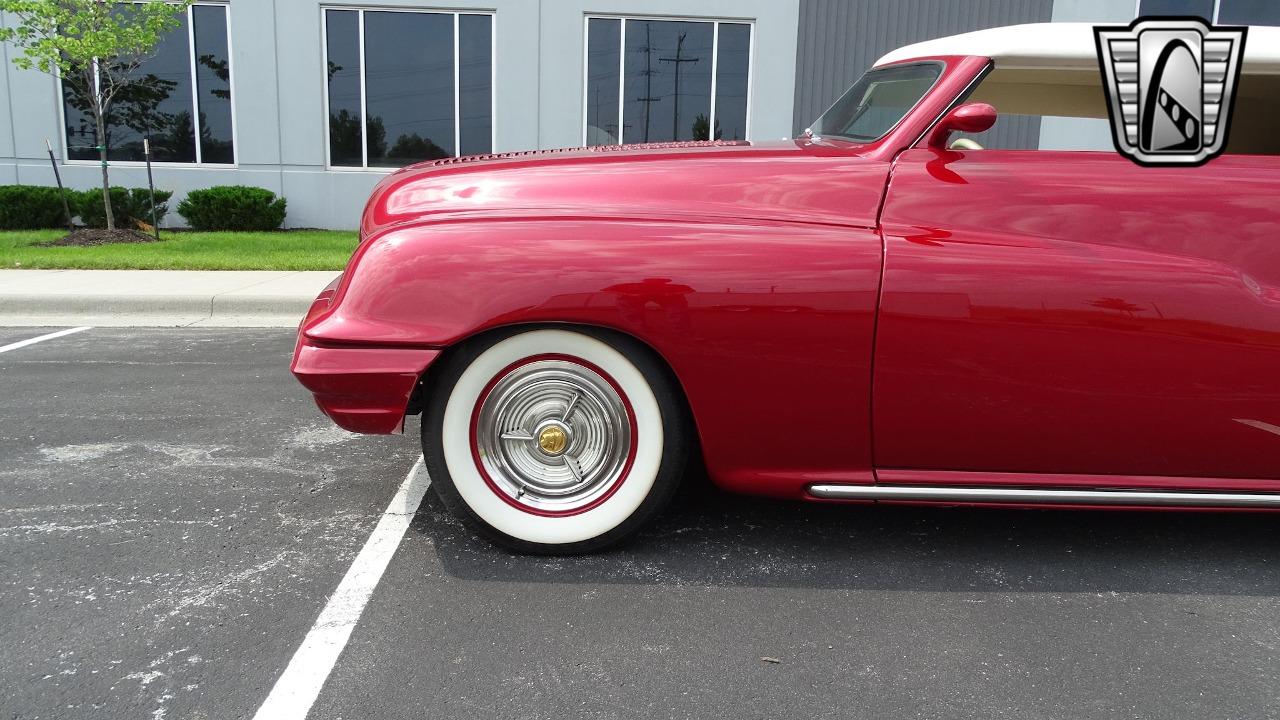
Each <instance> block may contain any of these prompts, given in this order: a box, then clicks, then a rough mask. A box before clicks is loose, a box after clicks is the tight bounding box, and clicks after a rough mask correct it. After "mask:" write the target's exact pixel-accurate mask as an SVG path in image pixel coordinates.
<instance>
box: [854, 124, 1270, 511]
mask: <svg viewBox="0 0 1280 720" xmlns="http://www.w3.org/2000/svg"><path fill="white" fill-rule="evenodd" d="M1278 160H1280V158H1277V157H1273V156H1223V157H1220V158H1218V159H1216V160H1213V161H1212V162H1210V163H1209V164H1207V165H1205V166H1202V167H1199V168H1145V167H1138V166H1136V165H1134V164H1133V163H1131V162H1129V161H1128V160H1125V159H1122V158H1121V157H1119V156H1118V155H1117V154H1115V153H1109V152H1046V151H1001V150H977V151H968V152H956V151H942V150H932V149H913V150H908V151H906V152H904V153H902V154H901V155H900V156H899V157H898V159H897V162H896V164H895V167H894V170H893V174H892V178H891V180H890V183H889V188H888V193H887V197H886V200H885V205H884V209H883V215H882V227H883V232H884V240H885V270H884V279H883V289H882V293H883V294H882V302H881V310H880V315H879V321H878V328H877V336H876V344H875V353H874V355H875V364H874V379H873V429H874V460H875V464H876V466H877V468H878V477H879V479H880V481H881V482H889V483H892V482H921V481H928V482H961V483H970V484H975V483H976V484H980V483H1017V484H1023V483H1027V484H1029V483H1037V484H1044V483H1048V484H1061V485H1105V484H1108V483H1112V484H1123V485H1127V486H1151V487H1160V486H1166V487H1201V486H1203V487H1214V488H1219V489H1226V488H1233V487H1234V488H1239V489H1246V488H1247V489H1263V488H1266V489H1277V488H1278V487H1280V232H1278V231H1280V163H1278V162H1277V161H1278ZM1099 476H1125V477H1123V478H1115V477H1099Z"/></svg>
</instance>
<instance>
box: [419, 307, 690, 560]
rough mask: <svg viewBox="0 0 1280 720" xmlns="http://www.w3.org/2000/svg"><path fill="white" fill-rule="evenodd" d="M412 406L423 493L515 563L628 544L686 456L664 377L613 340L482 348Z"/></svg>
mask: <svg viewBox="0 0 1280 720" xmlns="http://www.w3.org/2000/svg"><path fill="white" fill-rule="evenodd" d="M426 398H427V400H426V406H425V407H424V408H423V416H422V451H423V458H424V460H425V461H426V465H427V471H428V472H429V473H430V475H431V485H432V487H434V488H435V489H436V493H437V494H438V495H439V496H440V499H441V501H442V502H443V503H444V504H445V506H446V507H447V508H448V509H449V510H450V512H452V513H453V514H454V515H455V516H457V517H458V518H460V519H461V520H462V521H463V522H464V523H465V524H467V525H468V526H470V527H471V528H473V529H475V530H476V531H477V532H479V533H480V534H481V535H483V536H485V537H487V538H488V539H490V540H492V541H494V542H496V543H498V544H500V545H503V546H506V547H508V548H511V549H514V550H518V551H521V552H529V553H541V554H570V553H581V552H589V551H592V550H598V549H600V548H603V547H605V546H608V545H611V544H613V543H616V542H618V541H620V540H622V539H623V538H625V537H627V536H629V535H631V534H632V533H634V532H635V531H636V530H637V529H639V528H640V527H641V526H642V525H643V524H644V523H645V522H646V521H647V520H648V519H650V518H651V517H653V516H654V515H655V514H656V513H657V512H658V511H659V510H661V509H662V507H663V506H664V505H665V504H666V503H667V502H668V501H669V500H670V498H671V495H672V493H673V492H674V491H675V489H676V487H677V486H678V485H679V482H680V478H681V475H682V473H683V470H684V464H685V459H686V457H687V454H688V441H687V436H686V425H687V421H686V419H685V416H684V415H685V414H684V410H683V408H684V405H683V402H682V401H681V399H680V396H679V395H678V394H677V391H676V389H675V383H674V381H673V379H672V378H671V376H670V374H669V372H668V371H667V369H666V367H665V365H663V364H662V363H661V361H660V360H658V359H656V358H655V357H654V356H653V354H652V352H651V351H650V350H649V349H648V348H646V347H644V346H642V345H640V344H639V343H637V342H635V341H632V340H629V339H628V338H625V337H614V336H612V335H606V334H601V335H594V334H592V335H588V334H585V333H582V332H575V331H568V330H546V329H538V330H526V331H520V332H509V333H505V334H501V335H497V336H493V337H488V338H485V339H482V340H479V341H476V342H473V343H469V344H467V345H464V346H462V347H460V348H457V349H456V350H455V351H453V352H451V353H450V355H449V356H448V357H446V358H445V359H444V364H443V365H442V366H440V367H439V368H432V370H431V373H430V380H429V387H428V388H426Z"/></svg>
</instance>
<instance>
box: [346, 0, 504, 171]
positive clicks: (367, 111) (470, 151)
mask: <svg viewBox="0 0 1280 720" xmlns="http://www.w3.org/2000/svg"><path fill="white" fill-rule="evenodd" d="M324 17H325V65H326V68H327V74H328V82H327V88H328V105H329V116H328V117H329V164H330V165H331V166H333V167H354V168H393V167H402V166H404V165H408V164H410V163H415V162H420V161H422V160H433V159H438V158H445V157H454V156H458V155H474V154H480V153H487V152H492V150H493V16H492V15H489V14H476V13H442V12H421V11H416V10H414V11H408V10H406V11H401V10H336V9H335V10H325V11H324Z"/></svg>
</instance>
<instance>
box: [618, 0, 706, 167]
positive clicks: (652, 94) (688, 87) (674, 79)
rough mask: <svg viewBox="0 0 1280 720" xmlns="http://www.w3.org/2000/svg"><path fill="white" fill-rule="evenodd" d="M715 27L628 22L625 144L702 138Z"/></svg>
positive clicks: (703, 24) (684, 23)
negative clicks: (700, 136) (699, 136)
mask: <svg viewBox="0 0 1280 720" xmlns="http://www.w3.org/2000/svg"><path fill="white" fill-rule="evenodd" d="M713 29H714V25H713V24H712V23H708V22H671V21H665V20H632V21H628V22H627V35H626V63H625V67H626V87H625V92H626V97H625V106H624V110H623V123H624V127H623V130H622V136H623V141H624V142H628V143H637V142H639V143H646V142H667V141H673V140H693V139H694V138H695V136H697V135H699V134H701V135H702V136H703V137H705V136H706V132H707V130H706V128H707V124H708V118H709V117H710V116H711V51H712V31H713Z"/></svg>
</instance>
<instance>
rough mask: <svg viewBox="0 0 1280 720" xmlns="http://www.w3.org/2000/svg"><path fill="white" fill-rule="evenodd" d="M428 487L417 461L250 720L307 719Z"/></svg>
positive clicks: (421, 467)
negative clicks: (264, 700)
mask: <svg viewBox="0 0 1280 720" xmlns="http://www.w3.org/2000/svg"><path fill="white" fill-rule="evenodd" d="M430 483H431V478H429V477H427V471H426V469H425V468H424V467H423V465H422V458H421V457H419V458H418V461H417V462H415V463H414V464H413V467H412V468H410V469H409V474H408V476H406V477H405V479H404V482H403V483H401V485H400V490H399V491H398V492H396V496H395V497H394V498H393V499H392V500H391V504H390V505H388V506H387V509H386V511H384V512H383V513H382V518H381V519H380V520H378V526H377V527H375V528H374V529H373V534H372V535H370V536H369V539H368V540H367V541H366V542H365V544H364V548H362V549H361V550H360V554H359V555H356V559H355V561H354V562H352V563H351V567H350V568H349V569H348V570H347V574H346V576H345V577H343V578H342V582H341V583H339V584H338V589H337V590H335V591H334V593H333V595H331V596H330V597H329V602H328V604H326V605H325V606H324V610H321V611H320V617H318V618H316V622H315V625H312V626H311V631H310V632H308V633H307V637H306V638H305V639H303V641H302V645H301V646H300V647H299V648H298V650H297V652H295V653H294V654H293V659H292V660H290V661H289V666H288V667H287V668H285V670H284V674H283V675H281V676H280V679H279V680H277V681H276V684H275V687H273V688H271V694H270V695H268V696H267V700H266V702H264V703H262V707H260V708H258V712H257V714H256V715H254V716H253V717H254V720H304V718H306V717H307V713H308V712H310V711H311V704H312V703H314V702H315V701H316V697H317V696H319V695H320V689H321V688H322V687H324V683H325V680H327V679H328V678H329V673H330V672H332V671H333V665H334V663H335V662H337V660H338V656H339V655H341V654H342V649H343V648H345V647H346V645H347V640H348V638H350V637H351V630H352V629H353V628H354V627H355V626H356V622H358V621H359V620H360V615H361V614H362V613H363V612H364V606H365V604H367V603H368V602H369V597H370V596H371V595H372V594H373V590H374V588H375V587H377V586H378V581H379V580H380V579H381V578H382V573H383V571H384V570H386V569H387V563H389V562H391V556H392V555H394V554H395V552H396V548H397V547H399V546H400V539H401V538H402V537H404V532H405V530H407V529H408V527H409V523H410V522H411V521H412V520H413V515H414V513H416V512H417V511H418V505H419V504H421V503H422V496H423V495H424V494H425V493H426V491H427V486H428V485H429V484H430Z"/></svg>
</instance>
